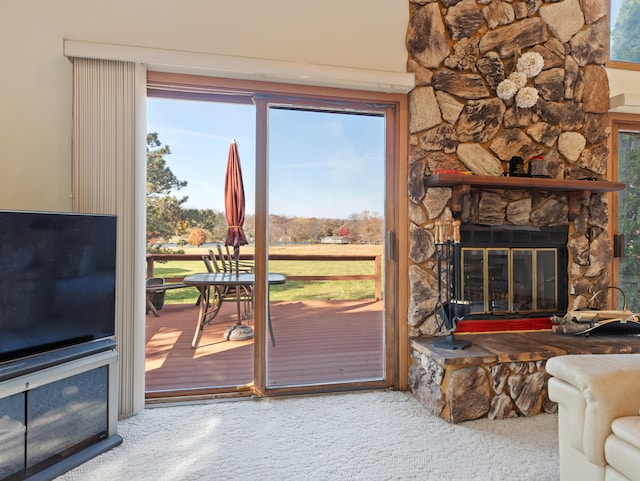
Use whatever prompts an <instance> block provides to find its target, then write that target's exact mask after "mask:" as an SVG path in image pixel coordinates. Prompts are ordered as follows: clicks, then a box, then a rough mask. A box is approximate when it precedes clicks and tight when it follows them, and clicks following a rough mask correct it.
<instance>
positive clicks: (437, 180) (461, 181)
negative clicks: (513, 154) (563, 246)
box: [424, 174, 626, 220]
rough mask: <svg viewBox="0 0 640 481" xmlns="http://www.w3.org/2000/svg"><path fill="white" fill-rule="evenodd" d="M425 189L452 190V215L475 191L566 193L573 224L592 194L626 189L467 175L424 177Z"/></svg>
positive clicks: (595, 182) (588, 182) (612, 185)
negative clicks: (464, 198) (467, 196)
mask: <svg viewBox="0 0 640 481" xmlns="http://www.w3.org/2000/svg"><path fill="white" fill-rule="evenodd" d="M424 185H425V187H451V188H452V189H453V194H452V196H451V210H452V212H453V214H454V215H455V214H459V213H460V212H462V198H463V197H464V196H465V195H466V194H468V193H469V192H470V191H471V189H472V188H476V189H501V190H535V191H545V192H566V193H567V194H568V197H569V220H574V219H575V218H576V217H577V216H578V214H579V212H580V206H582V205H583V204H584V203H585V202H587V201H588V200H589V198H590V197H591V194H593V193H598V192H616V191H619V190H623V189H624V188H625V187H626V186H625V184H624V183H623V182H609V181H607V180H574V179H550V178H541V177H515V176H514V177H511V176H509V177H497V176H488V175H468V174H434V175H430V176H427V177H425V180H424Z"/></svg>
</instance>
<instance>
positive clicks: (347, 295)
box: [266, 105, 386, 388]
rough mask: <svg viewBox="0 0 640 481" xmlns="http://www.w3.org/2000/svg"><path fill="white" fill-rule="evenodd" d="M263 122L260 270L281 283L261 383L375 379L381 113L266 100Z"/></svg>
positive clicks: (379, 375)
mask: <svg viewBox="0 0 640 481" xmlns="http://www.w3.org/2000/svg"><path fill="white" fill-rule="evenodd" d="M267 124H268V142H267V144H268V146H267V159H268V160H267V164H268V176H267V178H268V181H267V182H268V189H267V192H268V226H267V227H268V235H267V239H268V247H267V249H268V255H269V260H268V270H269V272H279V273H283V274H285V275H286V276H287V282H286V284H284V285H281V286H273V287H272V288H271V290H270V315H271V325H272V328H273V334H274V340H275V342H273V343H272V342H267V344H266V352H267V355H266V359H267V362H266V364H267V370H266V387H267V388H276V387H283V386H300V385H318V384H334V383H353V382H362V381H379V380H383V379H384V375H385V349H384V346H385V343H384V339H385V323H384V303H383V300H382V299H381V298H379V297H380V296H379V292H381V291H382V292H383V291H384V289H382V290H380V288H379V285H380V284H379V283H382V282H384V280H383V279H380V278H376V272H377V273H380V269H379V267H378V268H376V266H377V265H378V266H379V265H380V264H377V263H380V262H381V261H382V259H384V257H383V255H384V243H383V241H384V232H385V231H384V217H383V216H384V212H385V209H384V208H385V205H384V197H385V195H384V193H385V165H386V163H385V117H384V116H383V115H382V114H372V113H370V112H357V111H356V112H354V111H352V110H349V112H346V111H340V110H324V109H323V110H319V109H312V108H309V107H308V106H300V105H271V106H270V107H269V109H268V123H267ZM378 277H379V275H378Z"/></svg>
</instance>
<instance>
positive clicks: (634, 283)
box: [612, 122, 640, 312]
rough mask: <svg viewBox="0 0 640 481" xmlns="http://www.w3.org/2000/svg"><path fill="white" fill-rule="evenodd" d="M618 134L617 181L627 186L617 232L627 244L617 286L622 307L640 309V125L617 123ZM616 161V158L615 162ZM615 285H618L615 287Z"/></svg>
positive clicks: (620, 200)
mask: <svg viewBox="0 0 640 481" xmlns="http://www.w3.org/2000/svg"><path fill="white" fill-rule="evenodd" d="M615 127H616V128H614V130H613V132H612V135H615V136H616V137H615V147H616V148H615V149H614V152H617V156H616V157H617V162H616V164H617V178H618V179H619V181H620V182H624V183H625V184H626V188H625V189H624V190H622V191H620V192H619V193H618V203H617V211H618V212H617V214H618V215H617V219H616V221H617V232H618V235H619V236H621V237H619V238H620V239H621V240H623V241H624V242H623V243H624V251H623V252H622V253H619V254H622V255H623V256H622V257H619V258H618V259H617V260H618V262H617V267H618V269H617V270H618V272H617V274H618V275H617V277H618V279H617V281H618V282H617V286H618V287H619V288H620V289H622V291H623V292H624V293H625V294H626V299H623V298H622V295H621V297H620V299H619V306H620V307H622V306H623V304H624V302H625V300H626V303H627V309H630V310H632V311H633V312H637V311H638V309H640V289H639V287H640V284H639V280H638V279H639V278H638V272H640V190H638V187H639V186H640V122H638V123H629V122H627V123H616V124H615ZM614 160H615V159H614ZM614 285H616V284H614Z"/></svg>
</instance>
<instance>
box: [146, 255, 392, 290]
mask: <svg viewBox="0 0 640 481" xmlns="http://www.w3.org/2000/svg"><path fill="white" fill-rule="evenodd" d="M381 250H382V248H381V246H352V245H347V246H318V245H311V246H276V247H275V248H271V249H270V252H273V253H276V252H277V253H278V254H298V255H304V254H308V255H309V254H310V255H312V254H332V255H339V254H340V253H343V254H344V255H348V254H362V255H370V254H377V253H380V252H381ZM248 251H249V252H250V249H248V248H247V249H245V248H244V247H243V253H244V252H248ZM205 271H206V269H205V266H204V263H203V262H201V261H170V262H167V263H156V264H155V276H156V277H183V276H187V275H189V274H194V273H197V272H205ZM269 271H270V272H279V273H281V274H284V275H285V276H311V275H322V276H331V275H342V276H344V275H373V274H375V265H374V263H373V261H270V262H269ZM374 294H375V282H374V281H358V280H356V281H342V280H335V281H334V280H331V281H288V282H287V283H286V284H284V285H278V286H273V287H272V288H271V300H273V301H285V300H286V301H298V300H305V299H316V300H354V299H372V298H373V297H374ZM197 298H198V291H197V290H196V289H195V288H194V289H174V290H170V291H167V293H166V296H165V302H167V303H191V302H193V303H195V302H196V300H197Z"/></svg>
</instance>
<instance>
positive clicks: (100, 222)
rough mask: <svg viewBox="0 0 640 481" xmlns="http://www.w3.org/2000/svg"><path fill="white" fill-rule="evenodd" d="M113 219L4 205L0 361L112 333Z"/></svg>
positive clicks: (0, 224) (1, 221)
mask: <svg viewBox="0 0 640 481" xmlns="http://www.w3.org/2000/svg"><path fill="white" fill-rule="evenodd" d="M115 274H116V217H115V216H112V215H100V214H75V213H61V212H60V213H59V212H27V211H3V210H0V362H5V361H8V360H13V359H18V358H21V357H24V356H29V355H33V354H38V353H42V352H47V351H50V350H54V349H58V348H61V347H66V346H71V345H74V344H79V343H83V342H88V341H92V340H95V339H102V338H107V337H111V336H114V335H115V284H116V275H115Z"/></svg>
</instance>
